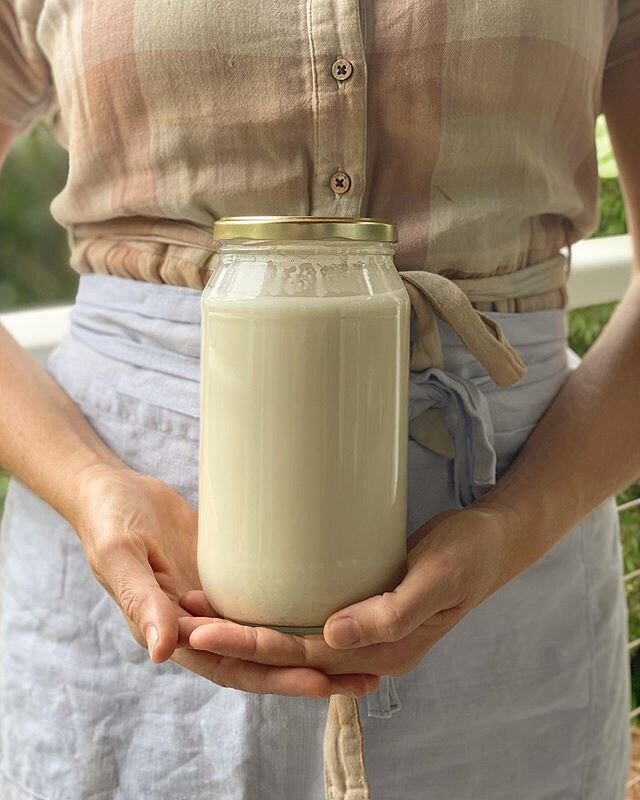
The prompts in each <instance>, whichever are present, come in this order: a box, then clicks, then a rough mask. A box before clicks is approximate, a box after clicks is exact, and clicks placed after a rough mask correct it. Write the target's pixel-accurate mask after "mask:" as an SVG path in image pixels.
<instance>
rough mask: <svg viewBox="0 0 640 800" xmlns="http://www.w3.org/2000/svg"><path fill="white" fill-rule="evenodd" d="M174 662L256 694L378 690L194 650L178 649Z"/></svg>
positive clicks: (358, 680)
mask: <svg viewBox="0 0 640 800" xmlns="http://www.w3.org/2000/svg"><path fill="white" fill-rule="evenodd" d="M172 660H173V661H175V662H176V663H178V664H181V665H182V666H184V667H186V668H187V669H189V670H191V671H192V672H196V673H197V674H198V675H201V676H202V677H204V678H207V679H208V680H210V681H212V682H213V683H217V684H219V685H220V686H224V687H228V688H233V689H240V690H242V691H245V692H253V693H256V694H279V695H286V696H291V697H302V696H307V697H322V698H324V697H329V695H331V694H341V693H344V692H349V691H352V692H354V693H355V694H356V695H357V696H363V695H364V694H366V693H367V692H369V691H372V690H373V689H374V688H376V683H374V682H373V681H371V680H370V679H369V678H367V676H361V675H336V676H332V677H329V676H327V675H324V674H323V673H322V672H319V671H317V670H314V669H310V668H298V667H270V666H265V665H263V664H256V663H254V662H251V661H243V660H241V659H236V658H227V657H225V656H217V655H214V654H211V653H202V652H196V651H194V650H176V651H175V652H174V654H173V656H172Z"/></svg>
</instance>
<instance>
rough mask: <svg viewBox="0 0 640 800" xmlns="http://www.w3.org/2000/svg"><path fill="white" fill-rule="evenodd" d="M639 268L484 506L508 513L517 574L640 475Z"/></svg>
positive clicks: (482, 502) (485, 498) (487, 497)
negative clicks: (594, 340) (595, 339)
mask: <svg viewBox="0 0 640 800" xmlns="http://www.w3.org/2000/svg"><path fill="white" fill-rule="evenodd" d="M639 309H640V274H637V273H636V276H635V277H634V279H633V281H632V284H631V287H630V288H629V291H628V292H627V294H626V296H625V298H624V299H623V300H622V301H621V303H620V304H619V306H618V308H617V309H616V311H615V313H614V315H613V316H612V318H611V320H610V322H609V324H608V325H607V326H606V328H605V329H604V331H603V332H602V334H601V335H600V337H599V338H598V340H597V342H596V343H595V344H594V346H593V347H592V348H591V349H590V350H589V352H588V353H587V355H586V356H585V358H584V360H583V362H582V364H581V365H580V366H579V367H578V368H577V369H576V370H575V371H574V372H573V373H572V374H571V376H570V377H569V378H568V380H567V382H566V383H565V385H564V386H563V388H562V389H561V390H560V392H559V393H558V395H557V396H556V398H555V399H554V401H553V403H552V404H551V406H550V407H549V409H548V410H547V412H546V413H545V414H544V416H543V417H542V419H541V420H540V422H539V423H538V425H537V426H536V428H535V429H534V431H533V432H532V434H531V436H530V437H529V438H528V440H527V442H526V443H525V445H524V447H523V448H522V450H521V451H520V453H519V455H518V457H517V458H516V459H515V461H514V463H513V464H512V465H511V467H510V468H509V469H508V470H507V472H506V473H505V475H504V476H503V477H502V478H501V479H500V480H499V481H498V483H497V484H496V486H495V487H493V488H492V489H491V490H490V491H489V492H488V493H487V494H486V495H485V496H484V497H483V498H482V499H481V501H479V504H478V505H479V507H480V508H482V507H489V508H491V509H492V510H495V509H498V510H499V511H500V512H501V513H503V514H506V515H507V516H508V517H509V518H510V525H511V528H512V532H511V535H512V536H513V537H515V538H516V539H517V540H518V539H519V540H521V541H518V542H517V544H518V546H517V547H516V548H515V551H516V559H518V558H519V559H520V562H521V563H519V564H516V563H514V564H513V565H512V566H513V568H514V570H516V572H515V573H514V574H517V571H520V570H521V569H523V568H524V567H525V566H527V565H528V564H529V563H532V562H533V561H534V560H536V559H537V558H539V557H541V556H542V555H543V554H544V553H545V552H547V550H549V549H550V548H551V547H552V546H553V545H554V544H555V543H556V542H557V541H558V540H559V539H560V538H562V537H563V536H564V535H565V534H566V533H567V532H568V531H569V530H570V529H571V528H572V527H573V526H574V525H576V524H577V523H578V522H579V521H580V520H581V519H582V518H583V517H585V516H586V515H587V514H589V512H591V511H592V510H593V509H594V508H595V507H596V506H597V505H598V504H600V503H601V502H602V501H603V500H605V499H606V498H607V497H608V496H610V495H611V494H613V493H615V492H616V491H618V490H620V489H621V488H623V487H624V486H626V485H627V484H629V483H631V482H632V481H633V480H634V479H635V478H637V477H638V476H639V475H640V313H639Z"/></svg>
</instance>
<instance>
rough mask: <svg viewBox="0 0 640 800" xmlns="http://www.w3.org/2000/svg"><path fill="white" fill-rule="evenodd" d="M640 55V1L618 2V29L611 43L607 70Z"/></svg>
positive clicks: (625, 0)
mask: <svg viewBox="0 0 640 800" xmlns="http://www.w3.org/2000/svg"><path fill="white" fill-rule="evenodd" d="M638 53H640V0H618V27H617V28H616V30H615V31H614V34H613V38H612V39H611V41H610V43H609V50H608V52H607V60H606V63H605V69H609V67H614V66H616V65H617V64H620V63H621V62H622V61H626V60H627V59H628V58H631V57H632V56H634V55H637V54H638Z"/></svg>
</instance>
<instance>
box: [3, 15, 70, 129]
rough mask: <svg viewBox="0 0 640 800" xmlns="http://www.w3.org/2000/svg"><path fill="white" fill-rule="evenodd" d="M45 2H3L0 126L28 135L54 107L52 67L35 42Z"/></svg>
mask: <svg viewBox="0 0 640 800" xmlns="http://www.w3.org/2000/svg"><path fill="white" fill-rule="evenodd" d="M43 3H44V0H0V122H3V123H4V124H5V125H8V126H9V127H11V128H15V129H16V130H17V131H18V132H20V133H27V132H29V131H30V130H31V129H32V128H33V127H34V126H35V125H36V123H37V122H39V121H40V120H41V119H43V118H44V117H45V116H46V115H47V114H48V112H49V111H50V109H51V108H52V106H53V105H54V103H55V99H56V94H55V88H54V84H53V79H52V75H51V67H50V64H49V62H48V60H47V58H46V56H45V54H44V53H43V52H42V49H41V47H40V45H39V43H38V40H37V38H36V27H37V24H38V20H39V18H40V13H41V11H42V5H43Z"/></svg>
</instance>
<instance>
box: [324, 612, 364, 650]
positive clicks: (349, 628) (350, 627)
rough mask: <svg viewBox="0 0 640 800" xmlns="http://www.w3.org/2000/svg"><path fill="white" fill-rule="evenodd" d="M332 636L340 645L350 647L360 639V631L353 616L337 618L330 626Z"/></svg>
mask: <svg viewBox="0 0 640 800" xmlns="http://www.w3.org/2000/svg"><path fill="white" fill-rule="evenodd" d="M329 630H330V633H331V636H332V638H333V639H334V641H335V642H337V644H339V645H344V646H345V647H348V646H349V645H351V644H357V643H358V642H359V641H360V631H359V630H358V626H357V625H356V623H355V622H354V621H353V619H351V617H339V618H338V619H335V620H334V621H333V622H332V623H331V626H330V628H329Z"/></svg>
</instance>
